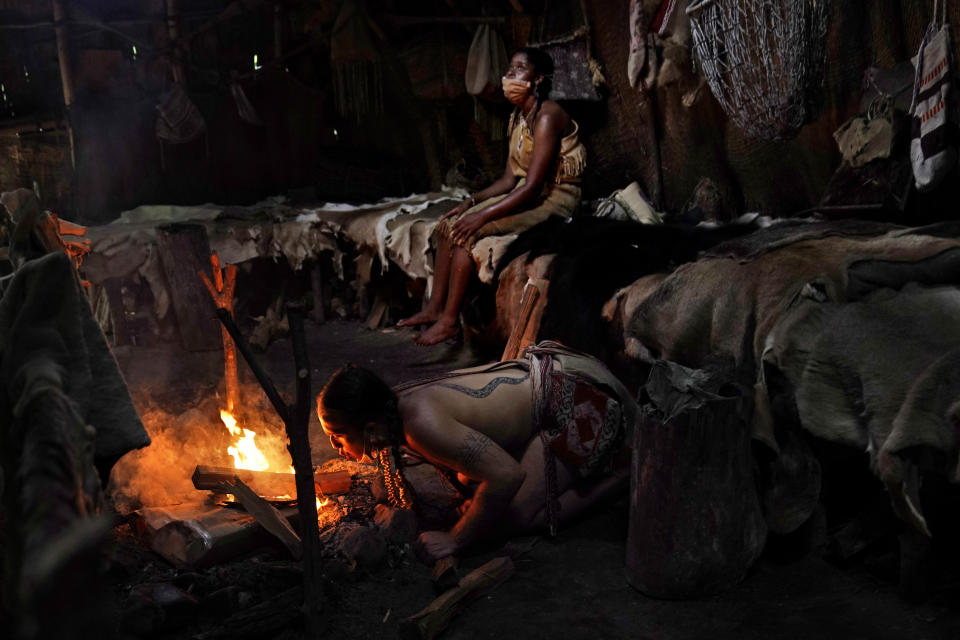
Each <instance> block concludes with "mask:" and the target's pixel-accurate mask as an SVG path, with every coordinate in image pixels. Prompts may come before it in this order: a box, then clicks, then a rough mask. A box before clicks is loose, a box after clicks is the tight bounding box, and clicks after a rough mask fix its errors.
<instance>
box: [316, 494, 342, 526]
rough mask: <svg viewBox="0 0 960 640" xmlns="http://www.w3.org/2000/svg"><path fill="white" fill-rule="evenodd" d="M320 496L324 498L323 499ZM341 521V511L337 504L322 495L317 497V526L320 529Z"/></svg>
mask: <svg viewBox="0 0 960 640" xmlns="http://www.w3.org/2000/svg"><path fill="white" fill-rule="evenodd" d="M320 496H323V498H321V497H320ZM339 519H340V509H338V508H337V505H336V503H332V501H331V500H330V498H328V497H327V496H324V495H323V494H322V493H321V494H320V495H318V496H317V525H318V526H319V527H320V529H324V528H326V527H327V526H329V525H331V524H333V523H335V522H337V521H338V520H339Z"/></svg>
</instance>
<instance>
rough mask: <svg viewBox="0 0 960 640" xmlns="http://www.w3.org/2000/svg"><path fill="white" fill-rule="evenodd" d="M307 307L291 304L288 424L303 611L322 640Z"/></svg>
mask: <svg viewBox="0 0 960 640" xmlns="http://www.w3.org/2000/svg"><path fill="white" fill-rule="evenodd" d="M303 316H304V310H303V307H301V306H300V305H296V304H288V305H287V319H288V320H289V322H290V341H291V342H292V343H293V360H294V366H295V367H296V374H297V387H296V388H297V395H296V400H295V402H294V407H293V412H292V415H291V419H290V420H289V421H288V422H286V426H287V437H288V438H289V439H290V445H289V449H290V458H291V459H292V460H293V470H294V473H295V474H296V482H297V506H298V507H299V509H300V538H301V539H302V540H303V608H304V612H305V614H306V631H307V637H308V638H311V639H314V638H320V636H321V634H322V631H323V629H322V617H321V611H320V599H321V598H322V594H323V588H322V586H321V584H320V531H319V528H318V526H317V512H316V492H315V490H314V484H313V462H312V460H311V459H310V438H309V436H308V433H307V427H308V426H309V423H310V407H311V404H312V402H311V401H312V397H311V392H310V391H311V390H310V361H309V358H308V356H307V341H306V336H305V335H304V332H303Z"/></svg>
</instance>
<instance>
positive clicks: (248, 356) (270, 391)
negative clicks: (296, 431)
mask: <svg viewBox="0 0 960 640" xmlns="http://www.w3.org/2000/svg"><path fill="white" fill-rule="evenodd" d="M217 317H218V318H220V322H222V323H223V326H224V327H226V328H227V331H229V332H230V337H231V338H233V343H234V344H235V345H237V349H239V350H240V355H242V356H243V359H244V360H246V361H247V365H249V367H250V370H251V371H253V375H254V376H255V377H256V379H257V382H259V383H260V386H261V387H263V391H264V393H266V394H267V397H268V398H269V399H270V403H271V404H272V405H273V408H274V410H275V411H276V412H277V415H279V416H280V419H281V420H283V423H284V424H286V423H287V421H289V420H290V415H289V413H290V410H289V409H288V408H287V404H286V403H285V402H284V401H283V398H281V397H280V394H279V393H277V388H276V387H275V386H273V381H272V380H271V379H270V376H269V375H267V372H266V371H265V370H264V368H263V367H261V366H260V363H259V362H257V360H256V358H255V357H254V355H253V351H252V350H251V349H250V345H249V344H247V341H246V340H245V339H244V338H243V334H241V333H240V328H239V327H237V325H236V323H234V321H233V317H232V316H231V315H230V312H229V311H227V310H226V309H217Z"/></svg>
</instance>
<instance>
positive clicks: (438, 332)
mask: <svg viewBox="0 0 960 640" xmlns="http://www.w3.org/2000/svg"><path fill="white" fill-rule="evenodd" d="M459 330H460V328H459V327H458V326H457V322H456V320H446V319H444V318H440V319H439V320H437V321H436V322H435V323H434V324H433V326H432V327H430V328H429V329H427V330H426V331H424V332H423V333H421V334H420V335H419V336H417V339H416V340H415V342H416V343H417V344H418V345H420V346H421V347H428V346H430V345H432V344H438V343H440V342H443V341H444V340H446V339H448V338H452V337H453V336H455V335H457V331H459Z"/></svg>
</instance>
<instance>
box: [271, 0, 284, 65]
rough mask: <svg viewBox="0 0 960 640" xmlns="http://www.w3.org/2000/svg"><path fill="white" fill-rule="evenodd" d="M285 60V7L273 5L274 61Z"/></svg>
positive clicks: (277, 4)
mask: <svg viewBox="0 0 960 640" xmlns="http://www.w3.org/2000/svg"><path fill="white" fill-rule="evenodd" d="M281 58H283V5H281V4H280V3H279V2H277V3H275V4H274V5H273V59H274V60H280V59H281Z"/></svg>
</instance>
